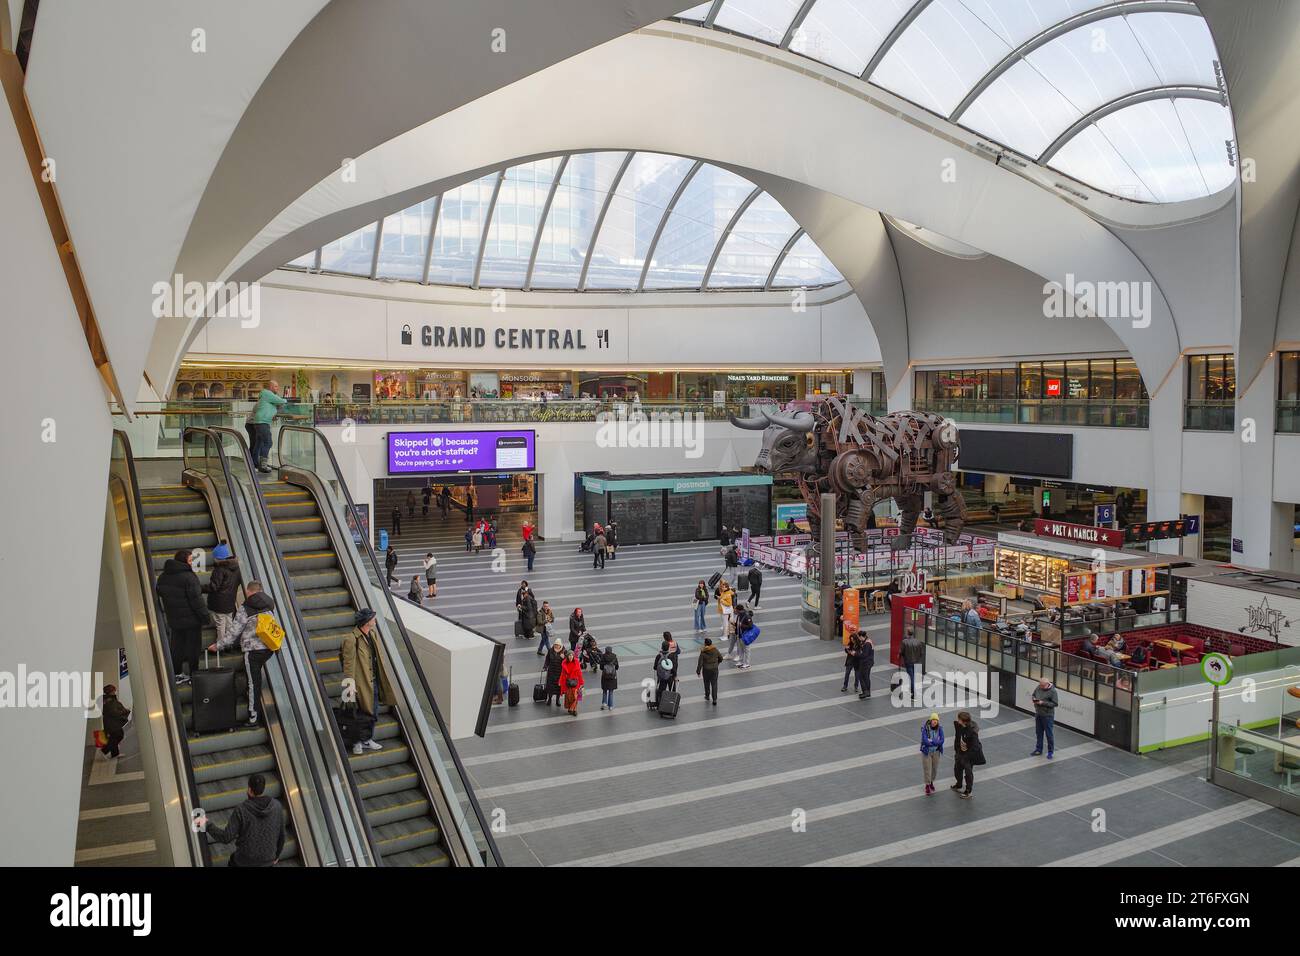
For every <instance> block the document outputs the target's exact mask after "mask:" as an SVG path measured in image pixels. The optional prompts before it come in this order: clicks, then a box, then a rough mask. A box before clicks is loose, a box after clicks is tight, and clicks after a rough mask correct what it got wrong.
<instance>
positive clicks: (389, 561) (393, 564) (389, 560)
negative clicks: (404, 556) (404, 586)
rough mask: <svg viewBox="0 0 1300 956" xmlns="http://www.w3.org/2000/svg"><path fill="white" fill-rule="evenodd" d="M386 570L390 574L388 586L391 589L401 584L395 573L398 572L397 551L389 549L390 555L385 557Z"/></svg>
mask: <svg viewBox="0 0 1300 956" xmlns="http://www.w3.org/2000/svg"><path fill="white" fill-rule="evenodd" d="M384 570H385V571H386V572H387V573H388V584H389V586H390V587H391V586H392V585H394V584H401V582H400V581H398V580H397V575H395V574H394V573H393V572H394V571H396V570H397V549H396V548H389V549H388V554H386V555H384Z"/></svg>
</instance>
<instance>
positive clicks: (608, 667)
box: [600, 661, 618, 677]
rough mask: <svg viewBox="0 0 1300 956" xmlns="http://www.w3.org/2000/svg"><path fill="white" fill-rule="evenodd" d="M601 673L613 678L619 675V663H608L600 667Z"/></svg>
mask: <svg viewBox="0 0 1300 956" xmlns="http://www.w3.org/2000/svg"><path fill="white" fill-rule="evenodd" d="M600 672H601V673H602V674H603V675H605V676H606V677H613V676H614V675H615V674H617V673H618V661H606V662H605V663H604V664H601V665H600Z"/></svg>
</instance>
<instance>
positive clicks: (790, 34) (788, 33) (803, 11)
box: [781, 0, 817, 50]
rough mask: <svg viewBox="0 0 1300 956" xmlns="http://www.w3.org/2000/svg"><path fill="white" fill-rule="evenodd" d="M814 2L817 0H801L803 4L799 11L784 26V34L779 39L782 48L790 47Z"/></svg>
mask: <svg viewBox="0 0 1300 956" xmlns="http://www.w3.org/2000/svg"><path fill="white" fill-rule="evenodd" d="M816 2H817V0H803V6H801V7H800V8H799V12H798V13H796V14H795V15H794V19H793V20H791V21H790V25H789V26H788V27H786V30H785V36H784V37H783V38H782V39H781V49H782V50H788V49H790V44H791V42H792V41H793V40H794V35H795V33H796V32H798V30H799V28H800V27H801V26H803V22H804V20H805V19H806V18H807V17H808V13H809V11H810V10H812V8H813V4H814V3H816Z"/></svg>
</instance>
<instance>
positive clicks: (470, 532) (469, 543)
mask: <svg viewBox="0 0 1300 956" xmlns="http://www.w3.org/2000/svg"><path fill="white" fill-rule="evenodd" d="M473 550H474V529H473V528H469V527H466V528H465V553H466V554H469V553H470V552H471V551H473Z"/></svg>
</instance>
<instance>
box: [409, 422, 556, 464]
mask: <svg viewBox="0 0 1300 956" xmlns="http://www.w3.org/2000/svg"><path fill="white" fill-rule="evenodd" d="M536 467H537V434H536V432H533V431H531V430H528V431H476V432H462V431H447V432H389V433H388V473H389V474H390V475H434V474H443V473H449V472H450V473H455V472H472V471H477V472H501V471H532V470H533V469H534V468H536Z"/></svg>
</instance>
